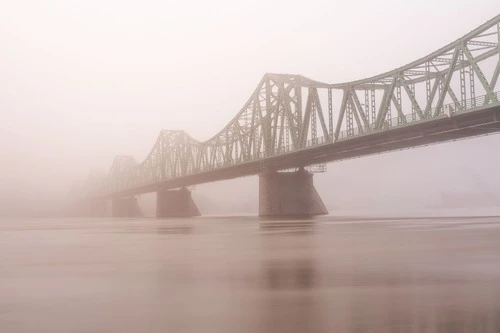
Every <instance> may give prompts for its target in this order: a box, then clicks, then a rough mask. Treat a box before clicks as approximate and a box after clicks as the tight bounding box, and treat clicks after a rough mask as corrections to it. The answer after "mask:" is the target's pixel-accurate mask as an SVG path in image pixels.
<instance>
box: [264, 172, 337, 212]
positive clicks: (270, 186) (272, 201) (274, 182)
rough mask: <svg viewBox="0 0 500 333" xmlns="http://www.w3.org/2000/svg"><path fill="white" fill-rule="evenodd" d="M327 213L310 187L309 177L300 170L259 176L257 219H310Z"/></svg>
mask: <svg viewBox="0 0 500 333" xmlns="http://www.w3.org/2000/svg"><path fill="white" fill-rule="evenodd" d="M324 214H328V210H327V209H326V206H325V204H324V203H323V201H322V200H321V198H320V196H319V194H318V192H317V191H316V188H315V187H314V184H313V175H312V174H311V173H309V172H307V171H306V170H304V169H303V168H301V169H299V171H296V172H271V173H265V174H261V175H260V176H259V216H262V217H266V216H267V217H280V216H282V217H285V216H297V217H298V216H312V215H324Z"/></svg>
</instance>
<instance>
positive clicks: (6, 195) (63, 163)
mask: <svg viewBox="0 0 500 333" xmlns="http://www.w3.org/2000/svg"><path fill="white" fill-rule="evenodd" d="M499 12H500V2H498V0H484V1H476V2H466V1H458V2H457V1H427V0H426V1H418V2H407V1H384V2H379V1H350V2H336V1H319V0H317V1H307V2H298V1H272V2H270V1H263V0H262V1H261V0H256V1H251V2H239V1H223V0H215V1H209V2H206V1H193V2H171V1H141V2H137V1H115V0H100V1H93V0H89V1H85V2H82V1H68V0H60V1H55V0H54V1H27V0H18V1H2V2H0V43H1V45H2V52H0V159H1V163H0V214H8V215H17V214H42V215H43V214H48V215H50V214H55V213H56V212H58V210H59V209H60V206H62V205H63V203H62V202H63V201H64V200H66V199H67V198H68V197H72V196H75V195H77V194H78V191H79V188H80V186H81V184H82V183H83V182H84V181H85V179H86V177H87V176H88V174H89V172H90V170H92V169H102V170H106V171H107V170H108V169H109V167H110V166H111V162H112V160H113V158H114V156H115V155H117V154H127V155H132V156H134V157H135V158H136V160H137V161H142V160H143V159H144V158H145V157H146V155H147V154H148V152H149V151H150V149H151V147H152V146H153V144H154V141H155V139H156V137H157V135H158V133H159V131H160V130H162V129H183V130H185V131H187V132H188V133H190V134H191V135H192V136H193V137H195V138H197V139H200V140H204V139H207V138H209V137H210V136H212V135H213V134H214V133H216V132H218V131H219V130H220V129H221V128H222V127H224V125H225V124H226V123H227V122H229V120H230V119H231V118H232V117H233V116H234V115H235V114H236V113H237V112H238V110H239V109H240V108H241V107H242V106H243V104H244V103H245V101H246V100H247V98H248V96H249V95H250V94H251V92H252V91H253V89H254V88H255V86H256V84H257V83H258V81H259V80H260V78H261V77H262V76H263V75H264V74H265V73H267V72H272V73H293V74H302V75H304V76H306V77H310V78H313V79H316V80H319V81H325V82H330V83H335V82H344V81H349V80H355V79H360V78H364V77H368V76H372V75H375V74H378V73H381V72H384V71H387V70H390V69H393V68H396V67H399V66H402V65H404V64H406V63H408V62H410V61H412V60H415V59H417V58H420V57H422V56H425V55H426V54H428V53H430V52H432V51H434V50H436V49H438V48H439V47H441V46H443V45H445V44H447V43H449V42H452V41H454V40H455V39H457V38H459V37H461V36H462V35H464V34H465V33H467V32H469V31H470V30H472V29H474V28H475V27H477V26H478V25H480V24H482V23H484V22H485V21H487V20H488V19H490V18H491V17H493V16H495V15H496V14H498V13H499ZM499 143H500V136H489V137H482V138H477V139H471V140H466V141H458V142H453V143H446V144H440V145H435V146H431V147H423V148H416V149H412V150H406V151H402V152H392V153H387V154H383V155H377V156H369V157H364V158H360V159H354V160H349V161H341V162H337V163H333V164H329V165H328V172H327V173H326V174H320V175H317V176H316V177H315V181H316V184H317V187H318V191H319V192H320V194H321V196H322V198H323V201H324V202H325V204H326V205H327V206H328V207H329V208H330V211H331V212H335V211H355V212H358V213H359V212H364V211H370V210H385V211H408V210H416V211H418V210H439V209H442V208H460V207H462V208H463V207H464V206H466V205H467V206H470V207H472V208H477V209H484V210H482V211H487V210H489V209H495V207H496V205H497V204H498V203H499V202H500V190H499V189H500V179H499V178H500V177H498V176H497V174H498V172H497V170H498V169H499V167H500V158H499V157H498V156H497V155H496V154H494V153H493V152H496V150H497V147H498V144H499ZM242 189H244V190H245V191H242ZM242 193H247V195H242ZM194 196H195V199H199V200H200V201H202V203H200V207H201V209H202V212H203V206H205V207H210V206H212V205H213V207H220V209H216V208H212V209H209V211H208V213H213V214H216V213H218V212H222V213H228V209H227V206H229V203H230V204H231V207H233V208H234V209H233V210H234V212H235V213H237V212H247V213H251V211H252V209H253V207H255V210H254V213H255V214H257V209H256V207H257V204H256V202H257V179H256V177H249V178H244V179H237V180H231V181H224V182H220V183H213V184H207V185H199V186H197V187H196V189H195V194H194ZM203 202H204V203H205V204H204V203H203ZM207 203H210V204H207ZM225 207H226V208H225Z"/></svg>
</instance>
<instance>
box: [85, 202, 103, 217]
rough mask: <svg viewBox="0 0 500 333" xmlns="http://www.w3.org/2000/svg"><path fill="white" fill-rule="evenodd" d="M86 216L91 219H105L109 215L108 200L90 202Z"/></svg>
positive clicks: (87, 203)
mask: <svg viewBox="0 0 500 333" xmlns="http://www.w3.org/2000/svg"><path fill="white" fill-rule="evenodd" d="M86 205H87V207H86V211H85V212H84V214H85V215H87V216H90V217H104V216H107V214H108V204H107V202H106V200H97V199H96V200H89V201H87V202H86Z"/></svg>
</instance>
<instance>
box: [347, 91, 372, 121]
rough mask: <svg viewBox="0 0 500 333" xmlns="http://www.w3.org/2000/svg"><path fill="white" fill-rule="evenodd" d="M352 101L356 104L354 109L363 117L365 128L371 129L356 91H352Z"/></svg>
mask: <svg viewBox="0 0 500 333" xmlns="http://www.w3.org/2000/svg"><path fill="white" fill-rule="evenodd" d="M351 99H352V100H353V101H354V104H355V105H356V107H355V108H354V107H353V108H354V109H356V108H357V109H358V112H359V114H360V116H361V120H362V121H363V126H364V127H366V128H368V127H370V122H369V121H368V118H367V117H366V114H365V112H364V110H363V108H362V106H361V103H360V101H359V97H358V95H357V94H356V91H355V90H351Z"/></svg>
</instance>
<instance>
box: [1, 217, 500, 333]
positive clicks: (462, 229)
mask: <svg viewBox="0 0 500 333" xmlns="http://www.w3.org/2000/svg"><path fill="white" fill-rule="evenodd" d="M0 332H6V333H16V332H23V333H24V332H36V333H41V332H47V333H49V332H50V333H56V332H64V333H67V332H93V333H94V332H175V333H177V332H232V333H233V332H279V333H281V332H283V333H284V332H286V333H289V332H301V333H305V332H374V333H378V332H380V333H382V332H384V333H385V332H450V333H451V332H491V333H496V332H500V218H499V217H477V218H470V217H456V218H369V217H363V218H356V217H332V216H328V217H322V218H318V219H314V220H294V221H288V220H276V221H263V220H259V219H258V218H255V217H199V218H192V219H169V220H156V219H113V218H93V219H90V218H66V219H64V218H57V219H51V218H37V219H19V218H18V219H5V218H4V219H0Z"/></svg>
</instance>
